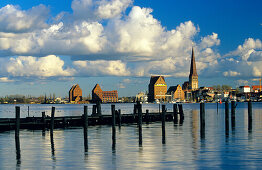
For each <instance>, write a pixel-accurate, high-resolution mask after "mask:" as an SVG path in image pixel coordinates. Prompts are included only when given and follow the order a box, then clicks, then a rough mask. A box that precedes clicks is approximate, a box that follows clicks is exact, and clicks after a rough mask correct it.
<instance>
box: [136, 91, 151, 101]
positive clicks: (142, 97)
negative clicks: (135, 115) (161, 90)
mask: <svg viewBox="0 0 262 170" xmlns="http://www.w3.org/2000/svg"><path fill="white" fill-rule="evenodd" d="M136 101H140V102H147V101H148V96H147V95H146V94H145V93H143V92H140V93H138V94H137V95H136Z"/></svg>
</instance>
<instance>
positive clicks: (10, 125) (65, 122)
mask: <svg viewBox="0 0 262 170" xmlns="http://www.w3.org/2000/svg"><path fill="white" fill-rule="evenodd" d="M43 115H44V114H43ZM85 119H86V118H85V117H84V115H82V116H62V117H56V116H55V117H54V128H66V127H77V126H79V127H80V126H81V127H82V126H83V124H84V120H85ZM119 120H121V122H119ZM138 120H139V115H138V114H137V113H136V114H121V119H119V118H118V115H116V124H119V123H120V124H127V123H137V122H138ZM161 120H162V117H161V113H160V114H159V113H142V121H143V122H156V121H161ZM166 121H173V112H166ZM51 122H52V119H51V117H49V116H45V115H44V117H43V116H42V117H26V118H20V129H31V130H41V129H43V127H44V128H46V129H50V127H52V126H51ZM111 124H112V115H100V116H99V115H93V116H88V126H94V125H111ZM15 128H16V118H0V131H8V130H15Z"/></svg>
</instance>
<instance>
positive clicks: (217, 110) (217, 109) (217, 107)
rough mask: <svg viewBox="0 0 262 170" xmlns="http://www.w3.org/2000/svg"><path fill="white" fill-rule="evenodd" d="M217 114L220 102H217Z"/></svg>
mask: <svg viewBox="0 0 262 170" xmlns="http://www.w3.org/2000/svg"><path fill="white" fill-rule="evenodd" d="M217 113H218V102H217Z"/></svg>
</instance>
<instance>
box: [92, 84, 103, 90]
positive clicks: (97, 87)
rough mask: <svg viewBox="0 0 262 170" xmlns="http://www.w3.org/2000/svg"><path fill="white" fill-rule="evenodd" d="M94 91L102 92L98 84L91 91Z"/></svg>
mask: <svg viewBox="0 0 262 170" xmlns="http://www.w3.org/2000/svg"><path fill="white" fill-rule="evenodd" d="M95 89H99V90H101V91H102V89H101V87H100V86H99V84H96V85H95V87H94V88H93V90H92V91H94V90H95Z"/></svg>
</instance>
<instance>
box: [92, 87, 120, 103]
mask: <svg viewBox="0 0 262 170" xmlns="http://www.w3.org/2000/svg"><path fill="white" fill-rule="evenodd" d="M92 101H93V102H103V103H115V102H118V92H117V90H112V91H103V90H102V89H101V87H100V86H99V84H96V85H95V87H94V88H93V90H92Z"/></svg>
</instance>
